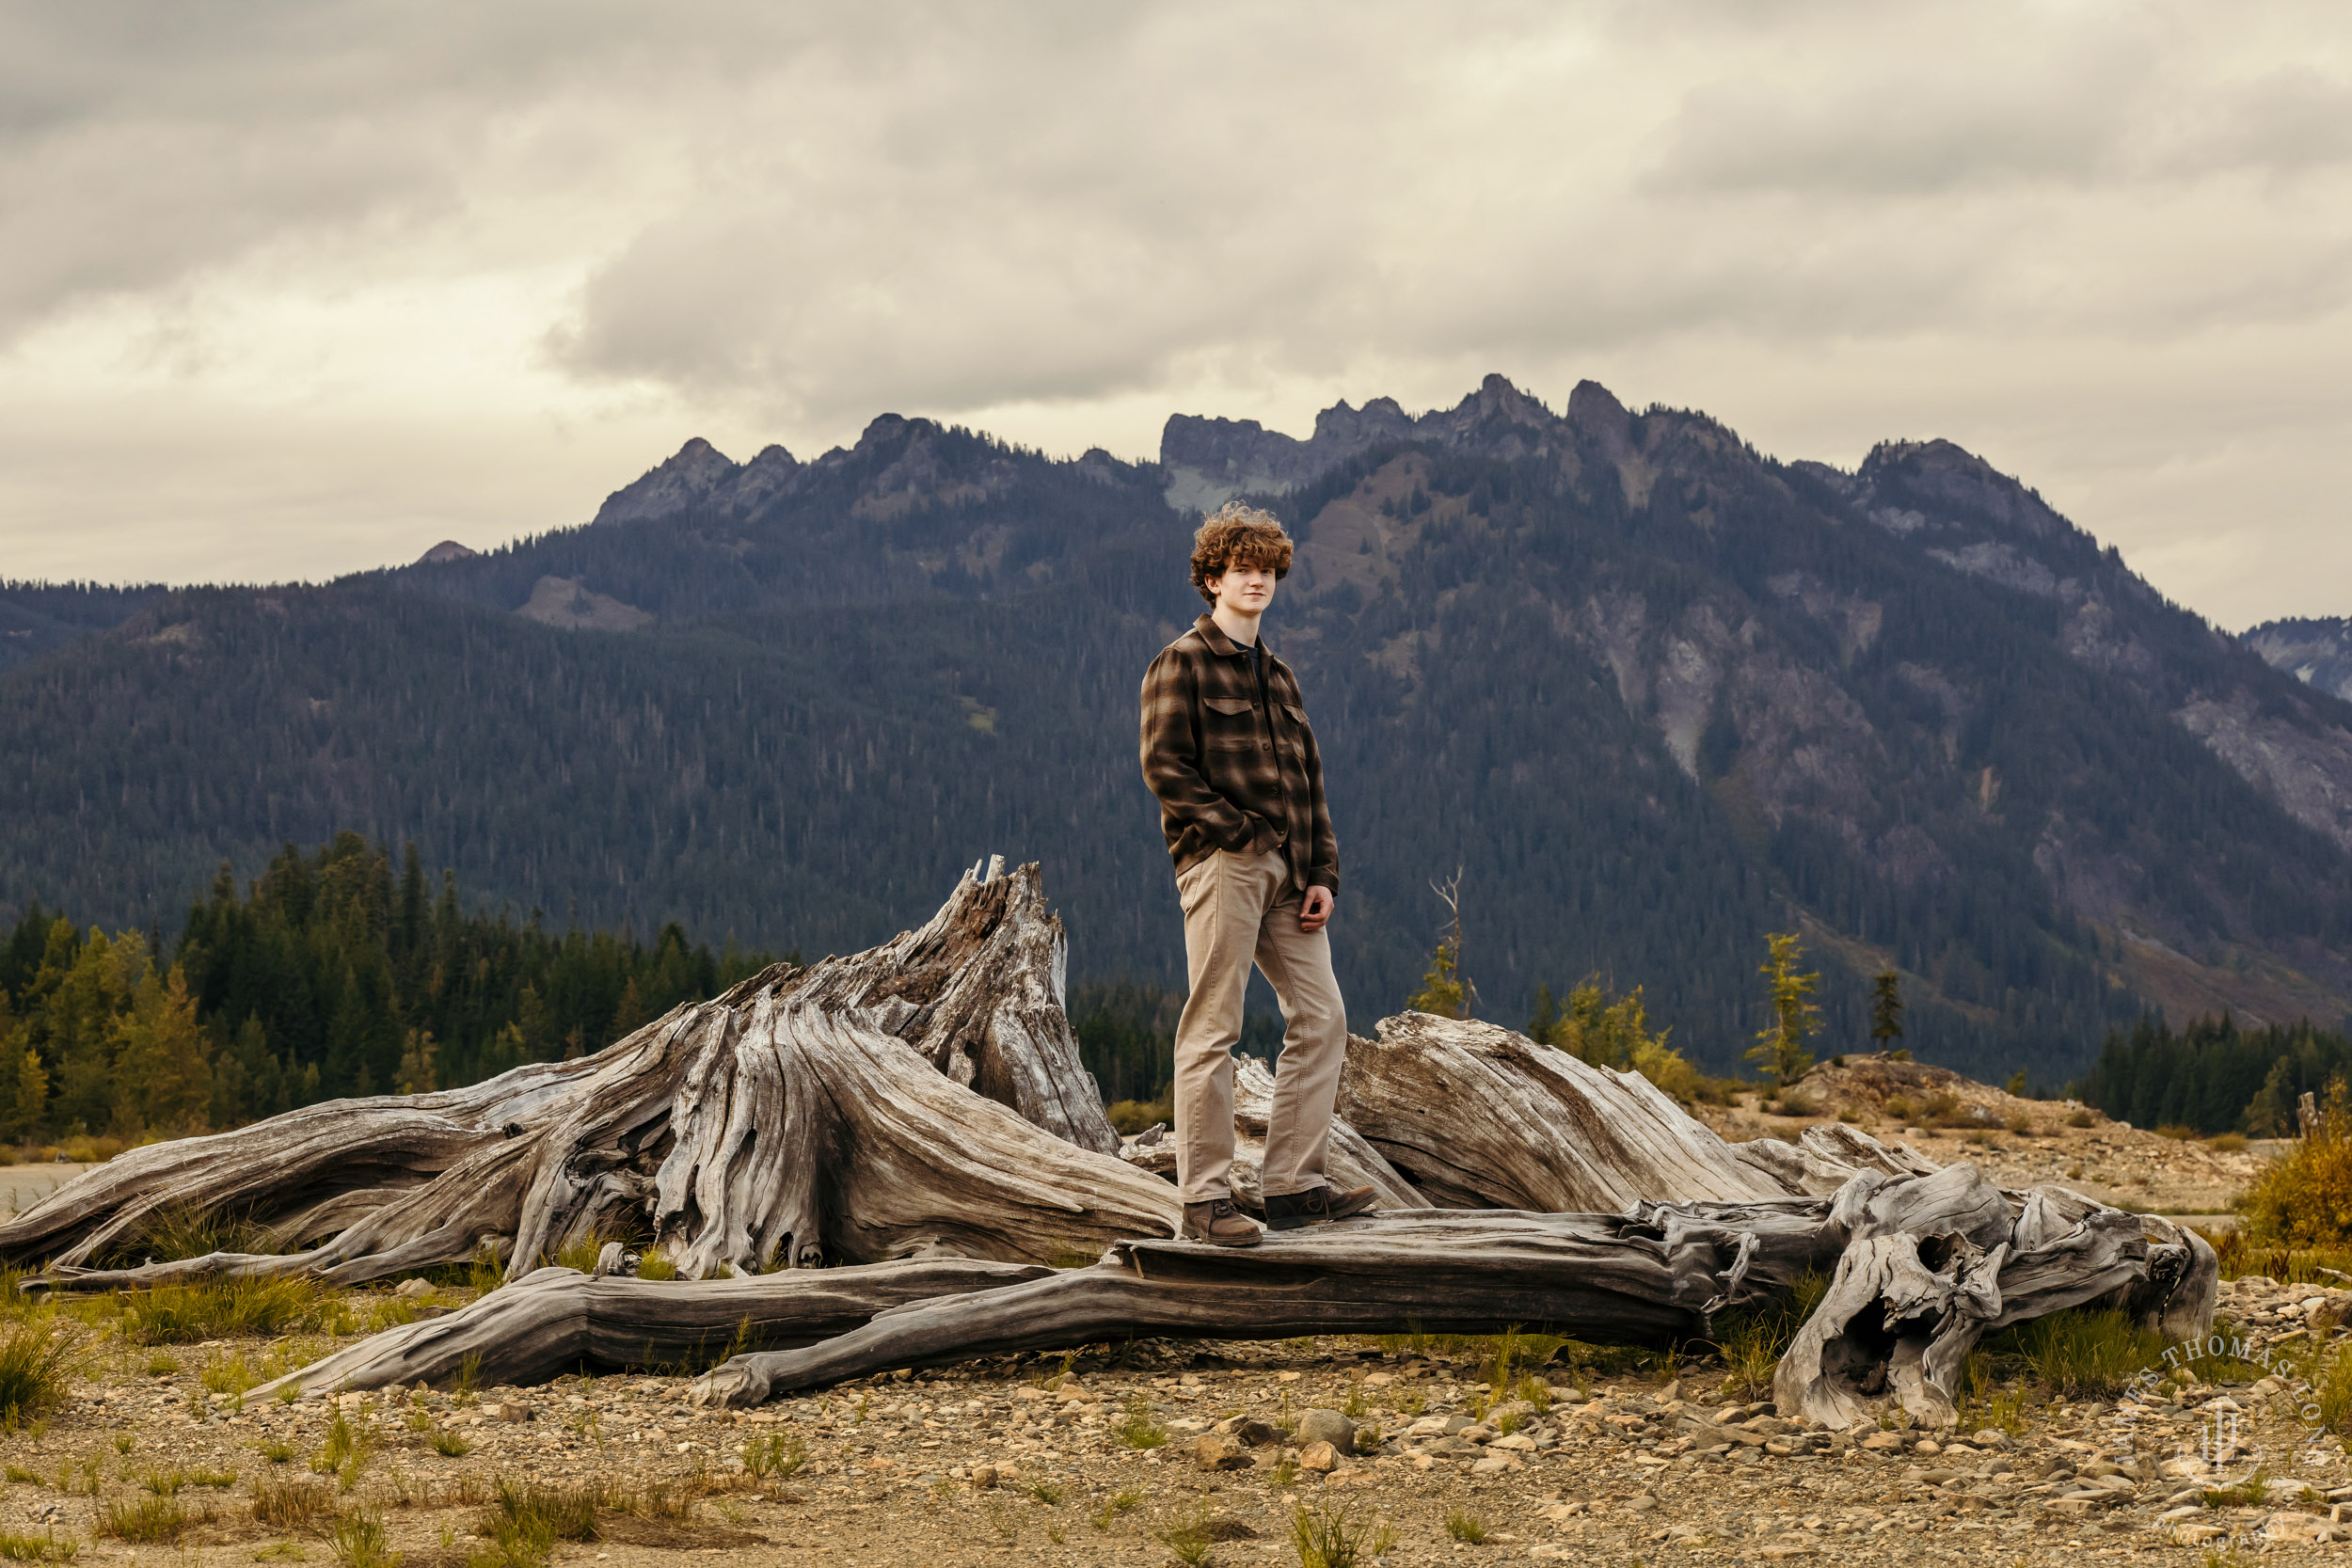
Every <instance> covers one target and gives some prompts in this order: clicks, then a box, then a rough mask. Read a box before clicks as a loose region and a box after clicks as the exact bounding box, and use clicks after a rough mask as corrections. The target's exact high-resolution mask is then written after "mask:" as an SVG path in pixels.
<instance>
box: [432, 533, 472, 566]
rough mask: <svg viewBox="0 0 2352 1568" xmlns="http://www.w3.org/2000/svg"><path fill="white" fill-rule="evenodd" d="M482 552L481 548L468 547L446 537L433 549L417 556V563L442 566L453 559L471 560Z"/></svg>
mask: <svg viewBox="0 0 2352 1568" xmlns="http://www.w3.org/2000/svg"><path fill="white" fill-rule="evenodd" d="M481 553H482V552H481V551H480V550H475V549H469V548H467V547H466V546H463V545H461V544H459V543H458V542H457V541H456V540H454V539H444V540H442V541H441V542H440V543H439V544H437V545H436V546H433V547H432V548H431V549H429V550H427V551H425V552H424V553H423V554H422V555H421V556H419V557H417V564H418V565H420V566H441V565H446V564H448V563H449V562H453V561H470V560H472V559H473V558H474V557H475V556H477V555H480V554H481Z"/></svg>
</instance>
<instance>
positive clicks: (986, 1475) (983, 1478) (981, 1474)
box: [972, 1465, 996, 1492]
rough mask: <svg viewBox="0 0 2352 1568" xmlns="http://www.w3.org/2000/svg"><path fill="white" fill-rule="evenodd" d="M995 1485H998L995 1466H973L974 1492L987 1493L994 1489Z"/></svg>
mask: <svg viewBox="0 0 2352 1568" xmlns="http://www.w3.org/2000/svg"><path fill="white" fill-rule="evenodd" d="M995 1484H996V1466H995V1465H973V1466H972V1490H973V1491H975V1492H986V1491H988V1490H989V1489H990V1488H992V1487H993V1486H994V1485H995Z"/></svg>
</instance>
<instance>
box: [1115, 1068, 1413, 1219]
mask: <svg viewBox="0 0 2352 1568" xmlns="http://www.w3.org/2000/svg"><path fill="white" fill-rule="evenodd" d="M1273 1116H1274V1074H1273V1073H1272V1072H1271V1071H1269V1070H1268V1069H1267V1068H1266V1065H1265V1064H1264V1063H1263V1062H1262V1061H1260V1060H1258V1058H1257V1057H1255V1056H1236V1057H1234V1059H1233V1168H1232V1173H1231V1176H1230V1180H1231V1182H1232V1192H1233V1202H1234V1204H1235V1205H1236V1206H1238V1207H1239V1208H1242V1209H1244V1210H1246V1211H1248V1212H1250V1213H1252V1214H1256V1215H1259V1216H1261V1217H1263V1215H1264V1213H1265V1197H1264V1193H1263V1181H1264V1176H1265V1141H1266V1131H1267V1127H1268V1124H1269V1123H1270V1122H1271V1120H1272V1118H1273ZM1146 1138H1149V1139H1150V1140H1151V1141H1149V1142H1147V1141H1145V1140H1146ZM1119 1157H1120V1159H1122V1160H1124V1161H1126V1162H1127V1163H1128V1164H1131V1165H1133V1166H1135V1167H1136V1169H1137V1170H1146V1171H1150V1172H1151V1173H1152V1175H1154V1176H1158V1177H1162V1178H1164V1179H1166V1180H1169V1181H1173V1180H1176V1142H1175V1140H1174V1139H1173V1138H1169V1137H1165V1136H1160V1135H1158V1134H1157V1133H1147V1134H1143V1135H1140V1136H1136V1137H1131V1138H1127V1139H1125V1140H1123V1141H1122V1143H1121V1145H1120V1150H1119ZM1324 1173H1325V1175H1326V1176H1327V1178H1328V1179H1329V1180H1330V1182H1331V1184H1332V1185H1333V1186H1336V1187H1359V1186H1369V1187H1371V1188H1372V1190H1373V1194H1374V1196H1375V1198H1376V1199H1377V1201H1378V1203H1379V1205H1380V1207H1381V1208H1383V1209H1422V1208H1426V1207H1428V1201H1429V1200H1428V1199H1427V1198H1425V1197H1423V1196H1422V1195H1421V1193H1420V1192H1418V1191H1417V1190H1416V1189H1415V1188H1414V1186H1413V1184H1412V1183H1411V1182H1410V1181H1407V1180H1405V1178H1404V1177H1403V1176H1401V1175H1399V1174H1398V1172H1397V1169H1396V1167H1395V1166H1394V1165H1391V1164H1389V1162H1388V1161H1387V1160H1386V1159H1384V1158H1383V1157H1382V1156H1381V1153H1380V1151H1379V1150H1378V1149H1376V1148H1373V1147H1372V1145H1371V1144H1370V1143H1369V1142H1368V1141H1366V1139H1365V1137H1364V1135H1363V1134H1362V1133H1360V1132H1357V1131H1356V1129H1355V1128H1353V1127H1351V1126H1349V1125H1348V1124H1347V1121H1346V1118H1344V1117H1333V1118H1332V1120H1331V1134H1330V1142H1329V1144H1328V1145H1327V1149H1326V1153H1325V1157H1324Z"/></svg>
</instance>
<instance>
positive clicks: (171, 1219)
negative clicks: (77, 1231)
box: [113, 1203, 278, 1263]
mask: <svg viewBox="0 0 2352 1568" xmlns="http://www.w3.org/2000/svg"><path fill="white" fill-rule="evenodd" d="M277 1250H278V1244H277V1241H276V1239H275V1238H274V1237H273V1236H272V1235H271V1233H270V1229H269V1227H267V1226H265V1225H258V1224H256V1223H255V1222H254V1220H253V1216H252V1215H251V1214H250V1213H247V1212H244V1211H241V1210H219V1209H206V1208H203V1207H201V1206H200V1205H198V1204H192V1203H171V1204H166V1205H165V1206H163V1207H162V1208H160V1209H157V1210H155V1211H154V1212H152V1213H151V1214H149V1215H148V1216H147V1219H146V1221H145V1223H143V1224H142V1225H140V1226H139V1227H138V1228H137V1229H135V1230H134V1231H132V1232H131V1233H130V1234H129V1235H128V1236H127V1237H126V1238H124V1240H123V1241H121V1242H120V1243H118V1244H117V1245H116V1247H115V1250H114V1255H113V1261H115V1262H118V1263H135V1262H137V1261H138V1260H139V1259H142V1258H152V1259H155V1260H156V1261H158V1262H166V1263H177V1262H183V1261H184V1260H186V1259H191V1258H208V1257H210V1256H212V1255H213V1254H214V1253H215V1252H244V1253H268V1252H275V1251H277Z"/></svg>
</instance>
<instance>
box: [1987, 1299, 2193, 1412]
mask: <svg viewBox="0 0 2352 1568" xmlns="http://www.w3.org/2000/svg"><path fill="white" fill-rule="evenodd" d="M1985 1348H1986V1349H1987V1350H1988V1351H1990V1352H1992V1353H1994V1354H2014V1355H2016V1356H2018V1357H2020V1358H2021V1359H2022V1360H2024V1362H2025V1364H2026V1368H2027V1370H2030V1371H2031V1372H2032V1373H2033V1375H2034V1376H2035V1377H2037V1378H2039V1379H2040V1380H2041V1381H2042V1383H2043V1384H2045V1385H2047V1386H2049V1387H2050V1388H2051V1389H2052V1390H2053V1391H2054V1392H2057V1393H2060V1394H2064V1395H2065V1396H2066V1397H2067V1398H2069V1399H2075V1398H2079V1397H2082V1396H2085V1395H2090V1396H2099V1397H2104V1396H2107V1395H2111V1394H2115V1393H2119V1392H2121V1391H2122V1389H2123V1387H2124V1386H2125V1385H2127V1384H2129V1383H2130V1382H2131V1380H2132V1379H2133V1378H2134V1377H2136V1376H2137V1375H2138V1374H2139V1372H2140V1371H2141V1370H2142V1369H2144V1368H2147V1367H2151V1366H2153V1365H2154V1364H2155V1363H2156V1362H2157V1361H2158V1360H2160V1359H2161V1358H2162V1357H2163V1355H2164V1337H2163V1336H2162V1335H2160V1334H2157V1333H2155V1332H2153V1330H2150V1329H2144V1328H2142V1327H2140V1326H2139V1325H2138V1324H2137V1323H2134V1322H2133V1321H2132V1320H2131V1318H2130V1317H2129V1316H2127V1315H2126V1314H2124V1313H2122V1312H2116V1311H2090V1310H2086V1309H2084V1308H2081V1307H2074V1308H2070V1309H2069V1310H2067V1311H2063V1312H2052V1313H2050V1314H2049V1315H2048V1316H2046V1317H2041V1318H2036V1319H2034V1320H2032V1321H2031V1322H2029V1323H2019V1324H2018V1325H2017V1326H2016V1327H2015V1328H2011V1329H2009V1330H2006V1331H2005V1332H2003V1333H2002V1334H2000V1335H1998V1336H1996V1337H1995V1338H1994V1339H1993V1340H1992V1341H1991V1342H1990V1343H1988V1344H1987V1346H1986V1347H1985Z"/></svg>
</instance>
